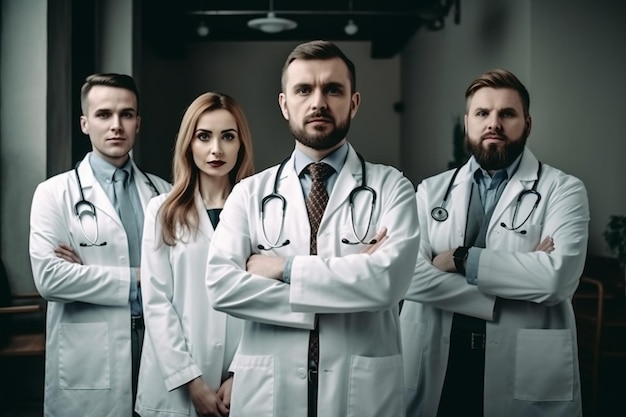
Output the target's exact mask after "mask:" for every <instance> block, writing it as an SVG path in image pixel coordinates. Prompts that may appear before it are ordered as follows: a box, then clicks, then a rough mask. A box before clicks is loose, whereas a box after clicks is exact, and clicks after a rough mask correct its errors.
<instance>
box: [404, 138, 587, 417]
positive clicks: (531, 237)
mask: <svg viewBox="0 0 626 417" xmlns="http://www.w3.org/2000/svg"><path fill="white" fill-rule="evenodd" d="M537 166H538V161H537V159H536V158H535V156H534V155H533V154H532V153H531V152H530V151H529V150H528V149H526V150H525V151H524V155H523V157H522V160H521V163H520V166H519V169H518V170H517V172H516V173H515V174H514V175H513V177H512V178H511V180H510V182H509V184H508V185H507V187H506V188H505V190H504V192H503V193H502V196H501V197H500V200H499V202H498V204H497V206H496V208H495V210H494V213H493V216H492V218H491V221H490V223H489V228H488V230H487V236H486V241H487V249H486V250H483V252H482V255H481V257H480V265H479V269H478V286H473V285H469V284H467V283H466V280H465V277H463V276H461V275H457V274H454V275H453V274H450V273H445V272H441V271H440V270H438V269H437V268H436V267H434V266H433V265H432V263H431V260H432V258H433V257H434V256H436V255H437V254H439V253H442V252H445V251H447V250H450V249H452V248H456V247H458V246H463V239H464V234H465V223H466V217H467V207H468V202H469V191H470V189H471V172H470V170H469V163H467V164H466V165H465V166H464V167H463V168H462V169H461V170H460V171H459V174H458V176H457V178H456V180H455V181H454V185H453V187H452V190H451V194H450V197H449V198H448V203H447V205H446V209H447V210H448V212H449V218H448V220H446V221H443V222H437V221H435V220H433V218H432V217H431V210H432V209H433V208H435V207H438V206H440V205H441V202H442V200H443V197H444V194H445V191H446V188H447V186H448V184H449V181H450V179H451V177H452V171H448V172H446V173H443V174H440V175H437V176H435V177H432V178H429V179H426V180H424V181H423V182H422V183H421V184H420V185H419V186H418V191H417V205H418V213H419V222H420V229H421V243H420V254H419V256H418V261H417V265H416V268H415V274H414V276H413V281H412V283H411V286H410V288H409V291H408V292H407V295H406V301H405V303H404V306H403V309H402V314H401V326H402V342H403V349H404V352H405V358H404V363H405V400H406V401H407V416H410V417H417V416H419V417H435V416H436V414H437V407H438V404H439V398H440V395H441V389H442V385H443V381H444V376H445V371H446V365H447V361H448V349H449V340H450V338H449V335H450V328H451V323H452V316H453V313H454V312H458V313H462V314H466V315H469V316H472V317H478V318H481V319H484V320H486V321H487V323H486V331H487V340H486V351H485V394H484V402H485V412H484V415H485V417H502V416H516V417H519V416H525V417H534V416H540V415H541V416H550V417H557V416H563V417H574V416H580V415H581V399H580V378H579V370H578V353H577V345H576V325H575V321H574V312H573V309H572V304H571V298H572V295H573V294H574V292H575V291H576V288H577V286H578V280H579V277H580V275H581V273H582V269H583V265H584V262H585V255H586V249H587V236H588V222H589V207H588V202H587V193H586V190H585V187H584V185H583V183H582V182H581V181H580V180H578V179H577V178H574V177H572V176H570V175H566V174H565V173H563V172H561V171H559V170H557V169H555V168H553V167H550V166H548V165H546V164H543V171H542V173H541V178H540V180H539V183H538V186H537V190H538V191H539V193H541V195H542V198H541V202H540V203H539V206H538V207H537V209H536V210H535V212H534V213H533V215H532V216H531V217H530V219H529V220H528V222H527V223H526V224H525V225H524V226H523V227H522V228H521V229H520V230H526V232H527V233H526V234H521V233H517V232H513V231H510V230H505V229H504V228H503V227H502V226H501V225H500V224H501V223H502V222H504V223H505V224H506V225H507V226H509V227H510V226H511V218H512V215H513V211H514V209H515V202H516V200H517V198H518V195H519V194H520V192H521V191H522V190H524V189H526V190H527V189H530V188H531V187H532V185H533V182H534V180H536V179H537ZM533 202H534V199H533V198H532V197H526V198H525V199H524V201H523V203H522V204H521V206H520V209H519V213H518V220H517V221H516V226H517V225H519V223H521V221H522V220H523V219H524V218H526V216H527V214H528V213H529V211H530V208H531V206H532V203H533ZM546 236H552V237H553V238H554V245H555V250H554V252H553V253H551V254H547V253H545V252H534V249H535V247H536V246H537V244H538V243H539V242H540V241H541V240H543V238H545V237H546Z"/></svg>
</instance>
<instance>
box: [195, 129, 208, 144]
mask: <svg viewBox="0 0 626 417" xmlns="http://www.w3.org/2000/svg"><path fill="white" fill-rule="evenodd" d="M210 138H211V136H210V135H209V133H208V132H206V131H204V130H199V131H198V132H197V133H196V139H198V140H201V141H202V142H206V141H208V140H209V139H210Z"/></svg>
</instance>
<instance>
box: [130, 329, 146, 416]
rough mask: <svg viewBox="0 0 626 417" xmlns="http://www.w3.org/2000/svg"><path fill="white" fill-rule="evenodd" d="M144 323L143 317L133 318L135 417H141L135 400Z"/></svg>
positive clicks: (134, 398) (131, 337) (134, 397)
mask: <svg viewBox="0 0 626 417" xmlns="http://www.w3.org/2000/svg"><path fill="white" fill-rule="evenodd" d="M143 335H144V323H143V317H134V316H133V317H132V318H131V328H130V339H131V345H132V368H133V380H132V387H133V416H134V417H139V414H137V413H135V400H136V399H137V382H138V381H139V360H140V359H141V350H142V349H143Z"/></svg>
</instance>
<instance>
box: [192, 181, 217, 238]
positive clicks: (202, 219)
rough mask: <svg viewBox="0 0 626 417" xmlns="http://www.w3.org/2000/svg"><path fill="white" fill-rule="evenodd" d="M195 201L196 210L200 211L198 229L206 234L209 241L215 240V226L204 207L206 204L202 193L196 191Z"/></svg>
mask: <svg viewBox="0 0 626 417" xmlns="http://www.w3.org/2000/svg"><path fill="white" fill-rule="evenodd" d="M194 201H195V205H196V210H198V229H200V231H201V232H202V233H204V234H205V235H206V236H207V237H208V238H209V239H211V238H213V232H214V231H215V230H214V229H213V224H212V223H211V220H210V219H209V216H208V215H207V210H206V208H205V207H204V202H203V201H202V195H201V194H200V191H198V190H196V192H195V193H194Z"/></svg>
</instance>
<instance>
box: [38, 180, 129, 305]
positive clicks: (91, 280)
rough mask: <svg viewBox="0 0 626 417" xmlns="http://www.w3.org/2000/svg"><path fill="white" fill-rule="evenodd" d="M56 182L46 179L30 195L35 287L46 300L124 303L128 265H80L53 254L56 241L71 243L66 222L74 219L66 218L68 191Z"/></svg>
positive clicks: (108, 303)
mask: <svg viewBox="0 0 626 417" xmlns="http://www.w3.org/2000/svg"><path fill="white" fill-rule="evenodd" d="M60 182H61V181H60V179H59V178H58V177H55V178H54V179H52V180H48V181H46V182H44V183H42V184H40V185H39V186H38V187H37V189H36V190H35V193H34V195H33V200H32V206H31V213H30V239H29V252H30V259H31V266H32V270H33V278H34V280H35V286H36V287H37V290H38V291H39V293H40V294H41V296H42V297H43V298H45V299H46V300H49V301H57V302H74V301H80V302H85V303H91V304H98V305H109V306H123V305H128V303H129V294H130V283H131V278H130V268H129V267H128V266H116V265H80V264H76V263H72V262H68V261H65V260H63V259H61V258H59V257H57V256H56V255H55V253H54V249H55V248H56V247H58V246H59V245H60V244H71V243H70V242H71V238H70V235H69V231H68V225H69V222H70V221H74V219H72V218H70V213H72V210H73V208H72V207H66V205H67V204H68V203H67V201H71V200H70V199H68V198H66V193H67V192H68V190H67V188H66V187H65V188H64V187H63V186H61V187H59V186H58V185H59V183H60ZM74 250H77V249H76V248H74ZM111 263H114V261H113V260H112V261H111Z"/></svg>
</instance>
